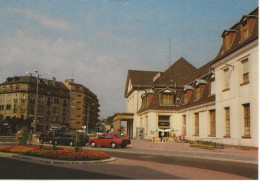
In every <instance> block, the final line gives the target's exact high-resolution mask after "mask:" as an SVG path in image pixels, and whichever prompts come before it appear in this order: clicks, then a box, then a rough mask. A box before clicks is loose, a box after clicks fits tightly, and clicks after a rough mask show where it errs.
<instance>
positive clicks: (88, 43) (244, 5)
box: [0, 0, 258, 118]
mask: <svg viewBox="0 0 260 181" xmlns="http://www.w3.org/2000/svg"><path fill="white" fill-rule="evenodd" d="M257 6H258V1H257V0H196V1H194V0H163V1H157V0H144V1H140V0H105V1H95V0H92V1H91V0H90V1H85V0H53V1H52V0H51V1H43V0H41V1H38V0H30V1H27V0H12V1H7V0H6V1H4V0H3V1H0V82H1V83H2V82H3V81H4V80H5V79H6V77H12V76H23V75H26V72H27V71H29V72H34V70H38V72H39V73H40V74H42V75H43V77H45V78H51V77H48V75H47V73H49V72H51V73H52V74H53V75H54V76H55V77H56V78H57V80H58V81H62V82H63V81H64V80H65V79H68V78H73V79H75V82H77V83H81V84H83V85H84V86H86V87H88V88H89V89H90V90H91V91H92V92H94V93H95V94H96V95H97V96H98V99H99V102H100V105H101V107H100V109H101V112H100V116H101V117H100V118H106V117H107V116H111V115H113V114H114V113H115V112H124V111H125V109H126V105H125V99H124V96H123V95H124V87H125V81H126V76H127V71H128V70H130V69H131V70H149V71H164V70H165V69H167V67H168V66H169V39H171V63H174V61H176V60H177V59H178V58H180V57H184V58H185V59H186V60H188V61H189V62H190V63H192V64H193V65H194V66H195V67H200V66H202V65H203V64H205V63H207V62H208V61H210V60H212V59H213V58H214V57H215V56H216V54H217V52H218V50H219V48H220V46H221V43H222V39H221V37H220V35H221V34H222V32H223V30H224V29H228V28H230V27H231V26H232V25H234V24H235V23H236V22H238V21H239V20H240V18H241V17H242V15H244V14H248V13H249V12H251V11H252V10H253V9H255V8H256V7H257Z"/></svg>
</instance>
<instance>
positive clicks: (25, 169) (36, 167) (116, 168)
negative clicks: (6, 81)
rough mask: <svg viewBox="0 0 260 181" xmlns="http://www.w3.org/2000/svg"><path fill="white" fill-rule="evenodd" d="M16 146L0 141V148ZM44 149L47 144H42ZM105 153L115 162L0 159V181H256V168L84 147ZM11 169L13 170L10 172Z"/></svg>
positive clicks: (119, 149)
mask: <svg viewBox="0 0 260 181" xmlns="http://www.w3.org/2000/svg"><path fill="white" fill-rule="evenodd" d="M10 144H17V143H16V141H15V138H8V137H4V138H2V137H0V146H1V147H3V146H4V145H10ZM46 145H47V144H46ZM84 149H91V150H92V149H94V150H97V151H102V152H105V153H108V154H109V155H110V156H111V157H116V158H118V160H117V161H113V162H107V163H102V164H100V163H88V164H47V163H38V162H36V161H28V160H27V161H25V160H19V159H18V160H17V159H9V158H1V157H0V170H1V177H0V178H1V179H226V180H230V179H258V165H257V164H250V163H235V162H227V161H220V160H207V159H199V158H192V157H181V156H180V155H178V156H176V155H175V156H174V155H169V154H167V155H162V153H161V152H157V151H156V150H155V151H154V152H153V153H151V152H149V153H148V152H147V153H138V152H135V151H134V149H131V151H130V149H129V148H125V149H122V148H117V149H111V148H102V147H96V148H91V147H88V146H86V147H84ZM13 168H15V169H13Z"/></svg>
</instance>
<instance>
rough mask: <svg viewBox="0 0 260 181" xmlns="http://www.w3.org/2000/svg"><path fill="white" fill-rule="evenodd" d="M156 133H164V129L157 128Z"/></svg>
mask: <svg viewBox="0 0 260 181" xmlns="http://www.w3.org/2000/svg"><path fill="white" fill-rule="evenodd" d="M155 131H161V132H164V129H160V128H156V130H155Z"/></svg>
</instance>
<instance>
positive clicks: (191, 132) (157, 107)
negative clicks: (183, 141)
mask: <svg viewBox="0 0 260 181" xmlns="http://www.w3.org/2000/svg"><path fill="white" fill-rule="evenodd" d="M222 37H223V45H222V46H221V49H220V51H219V53H218V55H217V56H216V58H215V59H213V60H212V61H210V62H208V63H207V64H205V65H203V66H202V67H200V68H198V69H197V68H195V67H193V66H192V65H191V64H189V63H188V62H187V61H186V60H185V59H183V58H180V59H179V60H178V61H176V62H175V63H174V64H173V65H172V66H171V67H170V68H169V69H167V70H166V71H165V72H148V71H135V70H129V71H128V75H127V80H126V86H125V94H124V95H125V98H126V108H127V112H126V113H116V114H115V115H114V121H113V126H114V128H116V129H114V131H115V132H120V131H121V130H120V129H119V127H120V125H121V122H122V121H127V127H128V128H129V129H128V130H127V132H128V133H127V134H128V136H129V137H132V138H144V139H152V138H153V137H164V136H171V135H169V134H173V133H174V134H176V135H177V136H179V135H185V136H186V138H187V139H189V140H209V141H214V142H219V143H223V144H228V145H240V146H250V147H258V92H259V89H258V81H259V80H258V73H259V71H258V70H259V69H258V66H259V65H258V8H256V9H255V10H254V11H252V12H251V13H250V14H249V15H245V16H243V17H242V18H241V20H240V21H239V22H237V23H236V24H235V25H234V26H232V27H231V28H230V29H228V30H225V31H224V32H223V34H222ZM166 130H174V131H170V132H166Z"/></svg>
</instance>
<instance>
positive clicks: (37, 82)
mask: <svg viewBox="0 0 260 181" xmlns="http://www.w3.org/2000/svg"><path fill="white" fill-rule="evenodd" d="M35 73H36V74H37V77H36V96H35V111H34V122H33V134H36V126H37V116H38V115H37V114H38V94H39V79H40V75H39V74H38V72H37V71H35Z"/></svg>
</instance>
